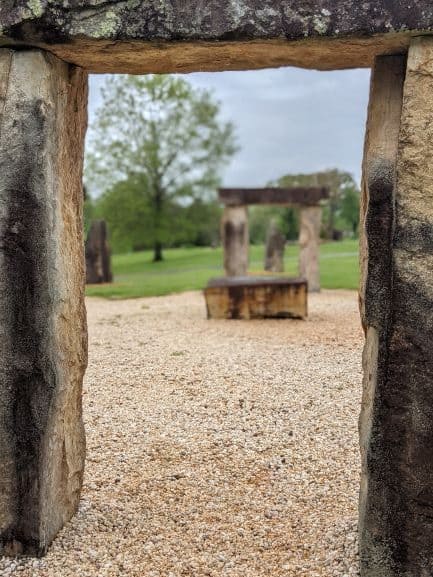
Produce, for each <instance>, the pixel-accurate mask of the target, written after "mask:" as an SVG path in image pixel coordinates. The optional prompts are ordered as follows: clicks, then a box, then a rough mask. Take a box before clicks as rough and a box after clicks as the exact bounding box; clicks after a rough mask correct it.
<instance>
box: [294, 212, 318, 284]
mask: <svg viewBox="0 0 433 577" xmlns="http://www.w3.org/2000/svg"><path fill="white" fill-rule="evenodd" d="M321 224H322V207H320V206H303V207H302V208H301V210H300V218H299V248H300V251H299V276H301V277H303V278H305V279H306V280H307V281H308V291H309V292H318V291H320V270H319V247H320V226H321Z"/></svg>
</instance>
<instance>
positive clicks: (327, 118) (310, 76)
mask: <svg viewBox="0 0 433 577" xmlns="http://www.w3.org/2000/svg"><path fill="white" fill-rule="evenodd" d="M369 76H370V71H369V70H347V71H333V72H317V71H312V70H302V69H299V68H279V69H268V70H257V71H245V72H214V73H195V74H188V75H185V77H186V78H187V79H188V80H189V81H190V82H191V83H193V84H194V85H195V86H199V87H204V88H209V89H211V90H212V91H213V92H214V94H215V96H216V98H217V99H218V100H219V101H220V103H221V112H222V117H223V118H225V119H228V120H231V121H232V122H233V123H234V125H235V128H236V134H237V136H238V143H239V145H240V147H241V149H240V151H239V152H238V153H237V155H236V156H235V157H234V158H233V160H232V162H231V164H230V165H229V166H227V167H226V169H225V171H224V175H223V177H224V184H225V185H226V186H246V187H248V186H250V187H251V186H264V185H265V184H266V183H267V182H269V181H270V180H273V179H276V178H278V177H279V176H281V175H283V174H287V173H297V172H315V171H317V170H321V169H326V168H339V169H341V170H347V171H349V172H351V173H352V174H353V175H354V176H355V177H356V179H357V180H358V181H359V179H360V175H361V159H362V147H363V138H364V128H365V119H366V112H367V102H368V90H369ZM104 81H105V78H104V76H91V78H90V108H89V121H90V123H91V122H92V119H93V117H94V113H95V110H96V108H97V107H98V106H100V105H101V95H100V87H101V85H102V84H103V82H104Z"/></svg>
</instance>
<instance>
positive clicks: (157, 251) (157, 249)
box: [153, 241, 164, 262]
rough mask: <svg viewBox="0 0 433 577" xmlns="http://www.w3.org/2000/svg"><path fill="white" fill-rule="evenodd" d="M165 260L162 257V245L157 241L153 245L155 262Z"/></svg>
mask: <svg viewBox="0 0 433 577" xmlns="http://www.w3.org/2000/svg"><path fill="white" fill-rule="evenodd" d="M162 260H164V258H163V256H162V243H161V242H159V241H156V242H155V244H154V245H153V262H161V261H162Z"/></svg>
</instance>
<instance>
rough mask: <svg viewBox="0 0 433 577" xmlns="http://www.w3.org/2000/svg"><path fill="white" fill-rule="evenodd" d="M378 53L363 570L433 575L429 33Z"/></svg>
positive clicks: (366, 218) (366, 299)
mask: <svg viewBox="0 0 433 577" xmlns="http://www.w3.org/2000/svg"><path fill="white" fill-rule="evenodd" d="M405 69H406V67H405V58H404V57H403V56H396V57H381V58H379V59H377V61H376V65H375V69H374V73H373V78H372V88H371V99H370V107H369V118H368V129H367V138H366V148H365V160H364V184H363V231H364V238H363V240H362V243H361V247H362V256H361V265H362V283H361V300H360V302H361V313H362V319H363V324H364V328H365V331H366V343H365V348H364V357H363V364H364V393H363V403H362V414H361V418H360V434H361V452H362V483H361V497H360V554H361V575H362V577H403V576H404V577H429V576H431V575H433V353H432V343H433V306H432V304H433V96H432V95H433V39H431V38H428V37H424V38H418V39H415V40H413V42H412V44H411V47H410V51H409V57H408V62H407V69H406V78H405Z"/></svg>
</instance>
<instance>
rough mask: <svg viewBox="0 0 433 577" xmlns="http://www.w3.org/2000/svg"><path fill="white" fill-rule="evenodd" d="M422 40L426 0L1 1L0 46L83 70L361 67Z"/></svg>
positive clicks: (429, 13) (431, 24)
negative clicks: (44, 53) (33, 50)
mask: <svg viewBox="0 0 433 577" xmlns="http://www.w3.org/2000/svg"><path fill="white" fill-rule="evenodd" d="M429 32H433V5H432V3H431V2H429V1H428V0H413V1H412V2H410V3H404V2H395V1H394V2H390V1H389V0H377V1H375V2H372V1H371V0H370V1H367V2H356V1H349V0H342V1H340V2H335V1H334V0H309V1H308V2H307V0H267V1H266V2H265V3H263V2H259V0H209V1H208V2H203V0H189V1H188V2H179V1H178V0H162V1H161V2H125V0H111V1H110V2H101V1H100V0H80V1H79V2H78V1H75V2H71V1H70V0H32V1H30V0H14V1H13V2H11V1H7V2H4V1H3V2H0V45H1V44H3V45H5V46H14V45H20V44H23V45H25V46H34V47H40V48H45V49H47V50H50V51H51V52H53V53H54V54H56V55H57V56H58V57H59V58H62V59H63V60H65V61H67V62H71V63H73V64H77V65H79V66H81V67H83V68H85V69H87V70H88V71H91V72H130V73H137V74H138V73H149V72H185V71H192V70H230V69H231V70H235V69H245V68H264V67H271V66H283V65H292V66H301V67H305V68H317V69H322V70H328V69H338V68H355V67H369V66H371V65H372V63H373V60H374V57H375V56H376V55H378V54H401V53H404V52H407V49H408V46H409V43H410V39H411V37H412V36H416V35H419V34H420V33H422V34H426V33H427V34H428V33H429Z"/></svg>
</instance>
